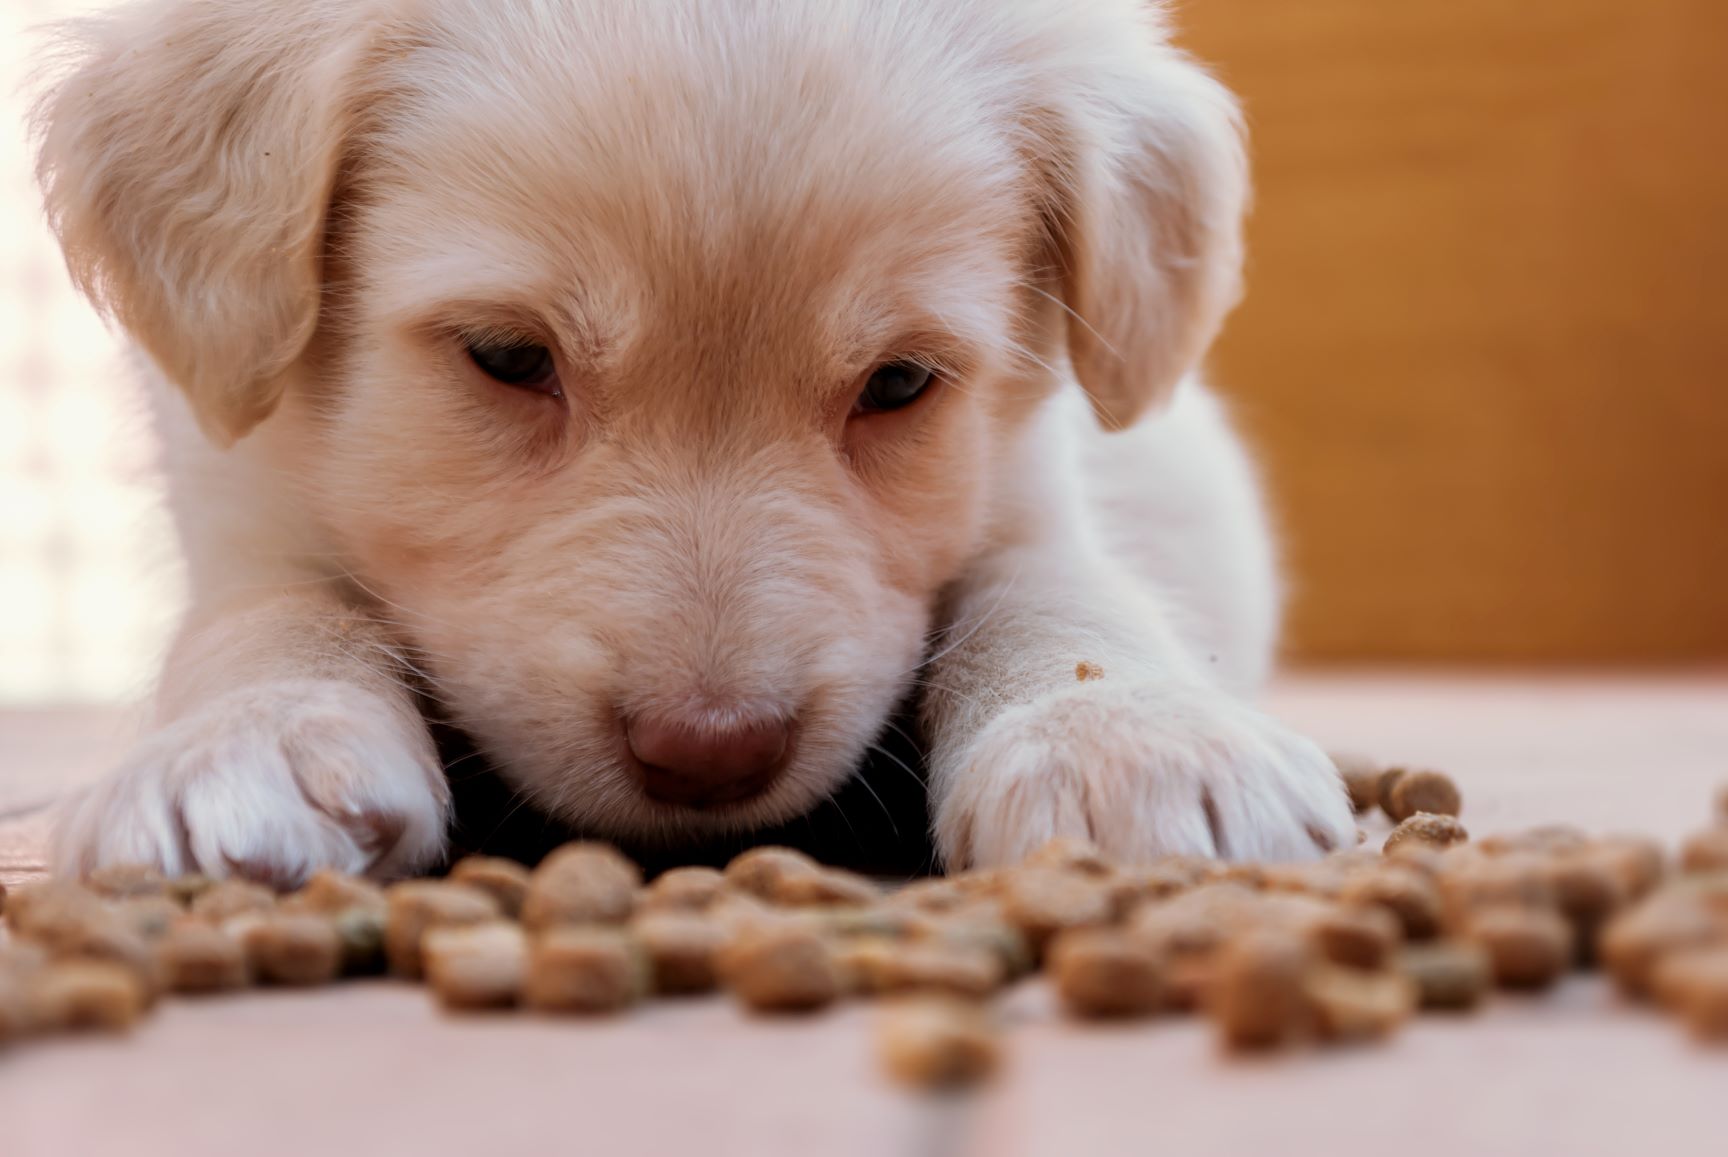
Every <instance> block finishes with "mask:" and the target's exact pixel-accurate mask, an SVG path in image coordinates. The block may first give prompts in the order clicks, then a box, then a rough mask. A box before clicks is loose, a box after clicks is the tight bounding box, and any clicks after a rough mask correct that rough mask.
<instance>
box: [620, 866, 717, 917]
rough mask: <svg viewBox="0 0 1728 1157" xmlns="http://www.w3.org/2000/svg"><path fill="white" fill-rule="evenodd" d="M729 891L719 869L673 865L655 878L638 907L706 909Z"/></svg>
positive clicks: (692, 910)
mask: <svg viewBox="0 0 1728 1157" xmlns="http://www.w3.org/2000/svg"><path fill="white" fill-rule="evenodd" d="M725 890H726V877H725V876H723V875H722V874H721V873H720V871H719V869H717V868H707V867H689V868H673V869H671V870H670V871H666V872H662V873H660V875H658V876H656V877H655V878H654V882H653V883H651V884H649V885H648V887H647V888H646V889H644V891H643V892H642V895H641V896H640V897H639V899H638V903H637V906H638V907H640V908H643V909H647V910H650V911H656V912H658V911H670V910H680V909H681V910H685V911H691V912H701V911H705V910H706V909H707V908H708V906H709V905H711V904H713V903H714V901H716V900H718V899H719V898H720V895H721V893H722V892H724V891H725Z"/></svg>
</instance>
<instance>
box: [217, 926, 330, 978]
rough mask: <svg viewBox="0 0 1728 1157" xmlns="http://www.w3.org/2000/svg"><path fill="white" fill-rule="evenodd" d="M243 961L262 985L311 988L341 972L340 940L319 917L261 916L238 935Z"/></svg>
mask: <svg viewBox="0 0 1728 1157" xmlns="http://www.w3.org/2000/svg"><path fill="white" fill-rule="evenodd" d="M241 944H242V945H243V946H244V947H245V949H246V961H247V963H248V964H249V965H251V968H252V972H253V974H254V975H255V976H256V977H257V978H258V979H259V980H260V981H262V982H263V983H265V984H281V985H289V986H293V987H310V986H313V985H319V984H329V983H330V982H331V981H333V980H335V979H336V977H338V976H339V975H341V972H342V940H341V938H340V937H339V936H337V934H336V929H335V927H334V926H333V925H332V924H331V922H330V921H329V920H327V919H325V918H324V917H321V916H311V915H302V914H298V913H293V912H270V913H263V914H260V915H259V916H258V918H257V920H256V921H255V922H252V923H251V924H250V926H249V927H247V928H246V930H245V931H244V933H243V934H242V935H241Z"/></svg>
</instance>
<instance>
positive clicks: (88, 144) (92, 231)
mask: <svg viewBox="0 0 1728 1157" xmlns="http://www.w3.org/2000/svg"><path fill="white" fill-rule="evenodd" d="M374 7H375V5H374V3H372V2H371V0H270V2H268V3H244V2H240V0H143V2H140V3H134V4H130V5H127V6H125V7H123V8H122V9H120V10H119V11H117V12H114V13H111V14H105V15H101V16H96V17H93V18H89V19H87V20H83V21H79V22H76V23H74V24H72V25H70V26H69V27H68V29H67V35H66V43H67V47H68V53H67V55H68V57H69V58H70V60H71V62H72V65H73V68H72V71H71V72H70V74H69V75H67V76H66V77H65V78H64V79H62V80H61V81H60V82H59V83H58V84H57V85H56V86H55V87H54V88H53V89H52V90H51V91H49V92H48V93H47V94H46V95H45V96H44V97H43V99H42V100H41V102H40V103H39V104H38V105H37V107H36V117H35V130H36V134H37V138H38V142H39V150H40V151H39V153H38V159H37V177H38V179H39V181H40V182H41V184H42V189H43V194H44V197H45V200H46V204H47V212H48V220H49V222H50V224H51V225H52V226H53V228H54V231H55V233H56V235H57V236H58V237H59V240H60V245H61V248H62V250H63V251H64V253H65V256H66V264H67V267H68V269H70V271H71V273H72V277H73V280H74V281H75V282H76V283H77V285H78V287H79V288H80V289H81V290H83V292H84V293H85V294H86V295H87V296H89V297H90V299H91V300H92V301H93V302H94V303H95V304H96V306H97V308H99V309H101V310H103V311H104V312H105V313H107V314H108V315H110V316H111V317H113V318H114V319H115V320H117V321H118V322H120V324H121V325H123V326H124V327H125V328H126V329H127V330H128V331H129V332H130V334H131V335H132V337H133V338H134V339H135V340H136V341H137V342H138V343H139V344H140V345H141V346H142V347H143V348H144V350H145V351H146V352H148V353H149V354H150V356H151V357H152V358H153V359H154V360H155V361H156V363H157V364H158V365H159V366H160V367H161V368H162V370H163V372H164V373H166V375H167V376H168V377H169V378H170V379H171V380H172V381H173V382H174V383H175V384H176V385H177V386H179V387H180V388H181V389H182V390H184V391H185V393H186V395H187V397H188V398H189V399H190V400H191V402H192V407H193V410H194V412H195V413H196V414H197V416H198V421H199V423H200V425H201V426H202V427H203V428H204V431H205V433H206V434H208V435H209V436H210V437H211V438H212V439H213V440H214V441H216V442H218V443H220V444H223V445H227V444H230V443H232V442H233V441H235V440H236V439H238V438H240V437H241V436H242V435H244V434H245V433H246V432H247V431H249V430H250V429H252V427H253V426H255V425H256V424H257V423H258V422H260V421H262V420H263V419H264V418H265V417H266V416H268V415H269V413H270V412H271V410H272V409H274V408H275V406H276V403H277V402H278V401H279V400H280V398H281V394H282V390H283V386H284V375H285V372H286V371H287V370H288V369H289V367H290V366H291V365H292V364H293V363H294V362H295V360H296V359H297V358H298V357H299V356H300V354H301V353H302V352H303V350H304V349H305V347H306V344H307V342H308V341H309V340H310V338H311V336H312V331H313V329H314V328H315V326H316V324H317V320H318V302H319V291H320V277H321V268H320V267H321V264H322V262H321V257H322V248H323V238H324V221H325V216H326V213H327V209H328V206H329V201H330V197H331V192H332V188H333V186H334V184H335V181H336V176H337V168H338V166H339V164H340V163H341V159H342V148H343V141H344V139H345V137H346V135H347V133H348V129H349V122H350V120H351V110H352V109H353V107H354V94H353V92H352V87H351V84H350V78H351V77H352V76H353V75H354V73H355V71H356V70H355V65H356V64H357V63H358V60H359V57H360V56H361V55H362V53H364V52H365V51H366V48H367V44H368V42H369V39H370V38H369V37H368V36H367V35H366V33H367V30H368V29H369V28H370V26H371V25H372V24H373V23H375V20H374V19H373V18H371V17H369V16H368V15H367V13H368V12H369V11H370V10H372V9H373V8H374Z"/></svg>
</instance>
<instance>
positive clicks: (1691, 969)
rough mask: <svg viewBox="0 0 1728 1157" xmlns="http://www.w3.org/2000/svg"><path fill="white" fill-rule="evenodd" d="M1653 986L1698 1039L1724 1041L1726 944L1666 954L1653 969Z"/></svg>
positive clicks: (1727, 1027)
mask: <svg viewBox="0 0 1728 1157" xmlns="http://www.w3.org/2000/svg"><path fill="white" fill-rule="evenodd" d="M1655 989H1656V992H1657V995H1658V996H1659V997H1660V999H1661V1001H1662V1003H1663V1004H1664V1005H1665V1006H1667V1007H1668V1008H1670V1009H1672V1010H1674V1011H1675V1012H1677V1013H1678V1014H1679V1015H1680V1017H1681V1018H1682V1019H1683V1020H1684V1021H1685V1022H1686V1026H1687V1027H1688V1028H1690V1029H1691V1030H1692V1032H1693V1033H1694V1035H1696V1036H1697V1037H1699V1038H1700V1039H1701V1040H1711V1041H1722V1040H1728V945H1725V946H1723V947H1719V948H1711V949H1694V950H1692V951H1689V952H1676V953H1674V954H1673V955H1671V956H1669V957H1667V958H1666V959H1664V960H1663V961H1662V962H1661V964H1660V965H1659V966H1658V967H1657V969H1656V975H1655Z"/></svg>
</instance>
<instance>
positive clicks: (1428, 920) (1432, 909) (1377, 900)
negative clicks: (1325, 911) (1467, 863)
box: [1338, 856, 1441, 940]
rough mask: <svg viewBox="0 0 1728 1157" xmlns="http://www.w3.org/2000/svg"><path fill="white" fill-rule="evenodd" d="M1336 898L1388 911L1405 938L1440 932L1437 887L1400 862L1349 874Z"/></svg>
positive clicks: (1431, 935) (1429, 935) (1422, 937)
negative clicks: (1400, 926) (1400, 927)
mask: <svg viewBox="0 0 1728 1157" xmlns="http://www.w3.org/2000/svg"><path fill="white" fill-rule="evenodd" d="M1404 858H1406V857H1402V856H1401V857H1400V860H1402V859H1404ZM1338 901H1339V902H1340V903H1343V904H1352V905H1356V906H1359V907H1371V908H1381V909H1384V910H1385V911H1387V912H1390V913H1391V914H1392V915H1393V916H1394V917H1395V918H1396V919H1397V920H1398V922H1399V923H1400V924H1401V925H1402V926H1403V928H1404V938H1405V939H1407V940H1427V939H1429V938H1431V937H1433V936H1435V935H1437V934H1438V933H1439V931H1440V918H1441V908H1440V890H1439V889H1438V888H1436V887H1435V885H1434V882H1433V881H1432V880H1431V879H1429V878H1428V876H1426V875H1425V874H1423V873H1422V872H1420V871H1417V870H1416V869H1414V868H1412V867H1409V866H1408V865H1406V864H1404V863H1402V862H1396V863H1387V864H1385V865H1384V866H1376V867H1374V868H1372V869H1370V870H1368V871H1365V872H1361V873H1359V874H1357V875H1355V876H1353V877H1351V879H1350V880H1348V881H1346V882H1345V884H1344V886H1343V887H1342V888H1341V889H1340V890H1339V893H1338Z"/></svg>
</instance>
